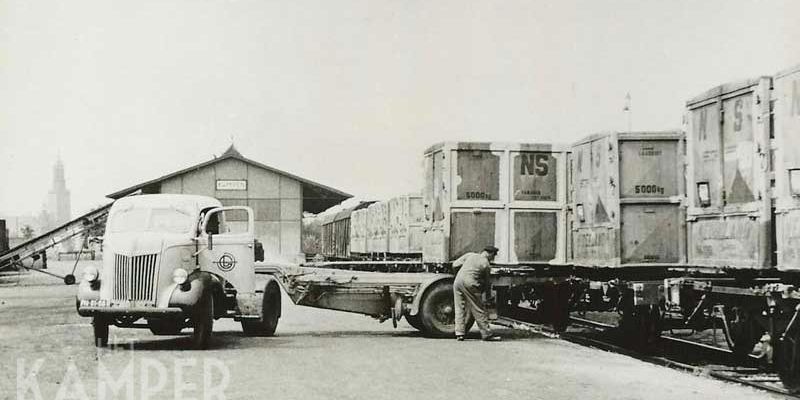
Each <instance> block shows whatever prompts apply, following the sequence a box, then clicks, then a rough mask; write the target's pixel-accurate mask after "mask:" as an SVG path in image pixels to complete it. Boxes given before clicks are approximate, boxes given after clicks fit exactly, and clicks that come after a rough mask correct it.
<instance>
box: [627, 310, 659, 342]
mask: <svg viewBox="0 0 800 400" xmlns="http://www.w3.org/2000/svg"><path fill="white" fill-rule="evenodd" d="M661 322H662V321H661V312H660V310H659V308H658V306H657V305H647V306H631V307H630V308H629V309H627V310H625V311H624V312H623V314H622V321H620V328H622V333H623V335H624V338H625V341H626V343H627V344H628V345H630V346H631V347H633V348H635V349H639V350H646V349H648V348H650V347H651V346H652V345H653V344H655V343H657V342H658V340H659V338H660V337H661Z"/></svg>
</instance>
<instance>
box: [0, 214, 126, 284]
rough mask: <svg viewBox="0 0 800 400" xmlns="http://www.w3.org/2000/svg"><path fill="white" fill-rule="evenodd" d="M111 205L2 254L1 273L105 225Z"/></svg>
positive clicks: (0, 256) (0, 255)
mask: <svg viewBox="0 0 800 400" xmlns="http://www.w3.org/2000/svg"><path fill="white" fill-rule="evenodd" d="M111 204H113V203H109V204H106V205H105V206H103V207H100V208H98V209H96V210H92V211H89V212H88V213H86V214H84V215H81V216H80V217H78V218H75V219H73V220H72V221H69V222H67V223H66V224H64V225H61V226H59V227H58V228H55V229H53V230H51V231H50V232H47V233H45V234H43V235H40V236H37V237H35V238H33V239H31V240H28V241H27V242H24V243H22V244H20V245H19V246H16V247H14V248H13V249H10V250H9V251H7V252H5V253H3V254H0V271H2V270H3V269H6V268H9V267H11V266H12V265H14V264H15V263H17V262H20V261H22V260H24V259H26V258H28V257H31V256H34V255H37V254H40V253H42V252H43V251H45V250H47V249H49V248H50V247H53V246H55V245H57V244H59V243H61V242H63V241H65V240H67V239H69V238H71V237H73V236H77V235H80V234H81V233H83V232H86V231H87V230H89V229H90V228H92V227H94V226H96V225H97V224H102V223H105V221H106V218H108V210H109V208H111Z"/></svg>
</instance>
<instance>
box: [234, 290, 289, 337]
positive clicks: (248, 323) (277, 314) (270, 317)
mask: <svg viewBox="0 0 800 400" xmlns="http://www.w3.org/2000/svg"><path fill="white" fill-rule="evenodd" d="M280 318H281V289H280V287H278V284H277V283H275V282H274V281H272V282H269V283H268V284H267V287H266V288H264V299H263V300H262V304H261V316H260V318H258V319H243V320H242V330H243V331H244V333H245V334H246V335H251V336H273V335H275V330H276V329H277V328H278V320H280Z"/></svg>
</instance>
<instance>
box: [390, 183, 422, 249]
mask: <svg viewBox="0 0 800 400" xmlns="http://www.w3.org/2000/svg"><path fill="white" fill-rule="evenodd" d="M388 206H389V253H391V254H392V255H395V256H402V255H405V256H408V257H417V256H419V255H421V254H422V229H423V223H424V221H425V213H424V211H423V209H422V196H420V195H419V194H418V193H417V194H410V195H406V196H398V197H395V198H392V199H391V200H389V202H388Z"/></svg>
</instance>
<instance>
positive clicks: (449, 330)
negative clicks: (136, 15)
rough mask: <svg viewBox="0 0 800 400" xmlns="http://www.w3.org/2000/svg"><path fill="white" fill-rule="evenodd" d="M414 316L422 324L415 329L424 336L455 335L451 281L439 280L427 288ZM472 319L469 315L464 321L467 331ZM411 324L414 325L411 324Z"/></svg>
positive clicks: (441, 336)
mask: <svg viewBox="0 0 800 400" xmlns="http://www.w3.org/2000/svg"><path fill="white" fill-rule="evenodd" d="M416 318H418V319H419V321H420V322H421V325H422V329H420V328H417V329H420V330H421V331H422V332H423V333H424V334H425V335H426V336H430V337H436V338H445V337H449V338H452V337H455V332H456V313H455V302H454V300H453V282H439V283H437V284H435V285H433V286H432V287H431V288H429V289H428V291H427V292H426V293H425V297H423V298H422V302H421V303H420V308H419V314H417V316H416ZM412 319H414V317H412ZM406 320H407V321H409V323H411V320H409V318H408V316H406ZM474 321H475V320H474V318H473V317H472V316H471V315H470V316H469V318H468V320H467V322H466V331H469V329H470V328H471V327H472V324H473V322H474ZM415 322H416V321H415ZM412 326H414V325H413V324H412ZM415 328H416V327H415Z"/></svg>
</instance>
